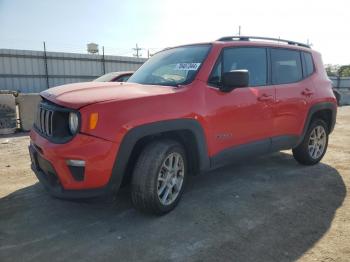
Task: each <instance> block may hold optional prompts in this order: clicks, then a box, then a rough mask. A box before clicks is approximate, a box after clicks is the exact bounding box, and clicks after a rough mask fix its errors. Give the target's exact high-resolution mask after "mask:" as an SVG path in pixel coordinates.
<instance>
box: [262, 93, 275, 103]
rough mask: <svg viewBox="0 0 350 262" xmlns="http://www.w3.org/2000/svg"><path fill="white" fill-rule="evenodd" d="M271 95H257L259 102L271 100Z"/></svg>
mask: <svg viewBox="0 0 350 262" xmlns="http://www.w3.org/2000/svg"><path fill="white" fill-rule="evenodd" d="M272 100H273V96H271V95H268V94H262V95H261V96H259V97H258V101H260V102H266V101H272Z"/></svg>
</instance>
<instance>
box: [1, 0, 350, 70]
mask: <svg viewBox="0 0 350 262" xmlns="http://www.w3.org/2000/svg"><path fill="white" fill-rule="evenodd" d="M349 10H350V4H349V3H348V1H346V0H333V1H331V2H329V1H314V0H308V1H306V0H294V1H277V0H265V1H249V0H245V1H233V0H215V1H190V0H172V1H170V0H147V1H136V0H114V1H112V0H102V1H91V0H56V1H54V0H41V1H40V0H0V48H15V49H34V50H39V49H41V48H42V41H44V40H45V41H46V43H47V48H48V50H50V51H70V52H85V48H86V47H85V46H86V44H87V43H88V42H95V43H98V44H99V45H100V46H102V45H104V46H105V47H106V52H107V53H113V54H118V55H132V50H131V48H132V47H134V46H135V44H136V43H138V44H139V46H141V47H144V48H151V51H152V50H157V49H159V48H164V47H168V46H174V45H179V44H185V43H192V42H202V41H211V40H214V39H217V38H219V37H220V36H225V35H235V34H237V32H238V26H239V25H241V26H242V34H245V35H259V36H270V37H281V38H286V39H292V40H295V41H301V42H306V41H307V39H309V41H310V42H311V43H312V44H313V48H315V49H316V50H319V51H321V52H322V54H323V58H324V62H325V63H340V64H350V52H349V49H348V48H349V45H350V29H349V27H348V21H349V17H350V16H349ZM332 36H335V37H332ZM153 48H154V49H153ZM143 55H144V56H145V55H146V52H145V51H143Z"/></svg>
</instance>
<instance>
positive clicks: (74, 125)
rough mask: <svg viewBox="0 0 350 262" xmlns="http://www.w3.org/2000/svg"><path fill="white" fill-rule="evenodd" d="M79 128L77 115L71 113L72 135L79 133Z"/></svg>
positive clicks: (70, 127)
mask: <svg viewBox="0 0 350 262" xmlns="http://www.w3.org/2000/svg"><path fill="white" fill-rule="evenodd" d="M78 127H79V117H78V114H77V113H74V112H70V113H69V130H70V132H71V134H72V135H74V134H75V133H77V132H78Z"/></svg>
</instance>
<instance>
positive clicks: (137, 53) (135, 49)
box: [133, 44, 142, 58]
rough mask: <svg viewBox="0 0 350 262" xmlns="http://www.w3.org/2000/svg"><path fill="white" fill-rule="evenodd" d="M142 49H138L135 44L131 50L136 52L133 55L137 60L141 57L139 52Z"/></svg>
mask: <svg viewBox="0 0 350 262" xmlns="http://www.w3.org/2000/svg"><path fill="white" fill-rule="evenodd" d="M141 49H142V48H140V47H139V46H138V45H137V44H136V48H133V50H134V51H135V52H136V54H134V56H136V57H137V58H139V57H140V56H141V54H140V53H139V51H141Z"/></svg>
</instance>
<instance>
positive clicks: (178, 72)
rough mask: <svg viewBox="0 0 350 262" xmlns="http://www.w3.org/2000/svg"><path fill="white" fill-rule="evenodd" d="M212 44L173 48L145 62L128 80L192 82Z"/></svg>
mask: <svg viewBox="0 0 350 262" xmlns="http://www.w3.org/2000/svg"><path fill="white" fill-rule="evenodd" d="M209 49H210V45H192V46H182V47H176V48H171V49H168V50H165V51H162V52H159V53H157V54H156V55H154V56H153V57H152V58H150V59H149V60H148V61H147V62H146V63H144V64H143V65H142V66H141V67H140V68H139V69H138V70H137V71H136V72H135V73H134V74H133V75H132V76H131V77H130V78H129V80H128V82H132V83H139V84H146V85H170V86H178V85H183V84H188V83H191V82H192V80H193V79H194V77H195V76H196V74H197V72H198V70H199V68H200V66H201V64H202V63H203V61H204V59H205V58H206V56H207V54H208V52H209Z"/></svg>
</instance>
